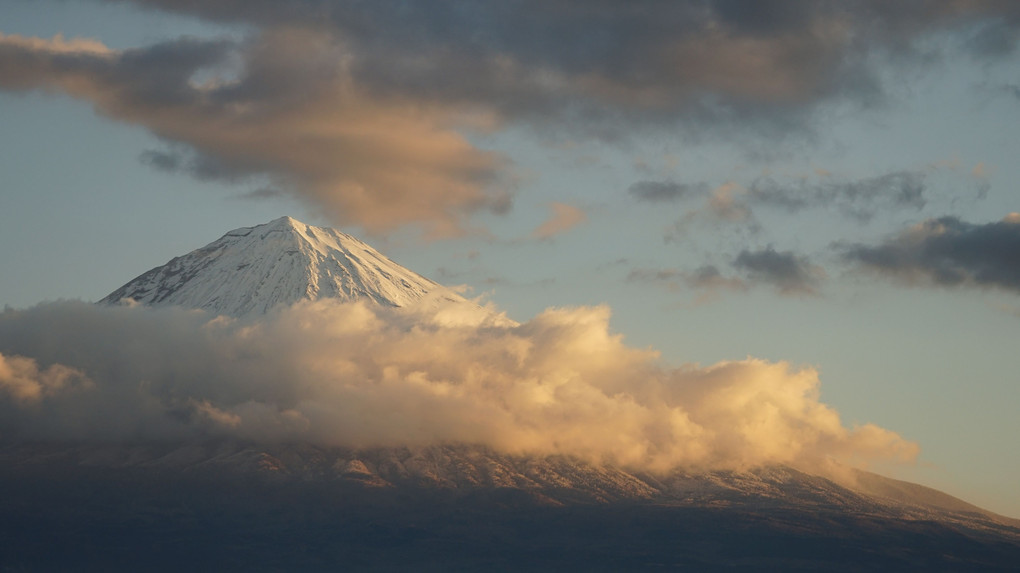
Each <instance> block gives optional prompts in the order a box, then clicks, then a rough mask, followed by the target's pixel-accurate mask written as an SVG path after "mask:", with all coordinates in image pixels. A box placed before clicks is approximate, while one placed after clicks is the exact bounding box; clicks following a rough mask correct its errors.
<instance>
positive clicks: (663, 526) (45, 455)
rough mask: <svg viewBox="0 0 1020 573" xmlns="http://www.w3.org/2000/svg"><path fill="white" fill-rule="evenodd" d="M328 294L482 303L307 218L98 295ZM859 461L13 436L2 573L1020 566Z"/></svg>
mask: <svg viewBox="0 0 1020 573" xmlns="http://www.w3.org/2000/svg"><path fill="white" fill-rule="evenodd" d="M325 299H335V300H339V301H350V302H362V303H366V304H369V305H379V306H381V307H394V308H412V307H416V306H418V305H439V304H455V305H461V304H463V305H470V306H471V307H472V308H480V307H477V305H474V303H472V302H471V301H468V300H466V299H465V298H463V297H461V296H460V295H459V294H457V293H456V292H455V291H453V290H451V289H450V288H447V287H444V286H442V285H440V284H437V283H435V282H433V281H431V280H429V279H427V278H424V277H423V276H421V275H419V274H417V273H415V272H413V271H410V270H408V269H406V268H404V267H402V266H400V265H398V264H396V263H395V262H393V261H391V260H390V259H388V258H386V257H385V256H383V255H382V254H380V253H379V252H378V251H376V250H375V249H373V248H372V247H370V246H369V245H367V244H365V243H363V242H361V241H359V240H358V239H355V238H354V237H351V236H350V235H346V234H344V233H341V232H338V231H336V230H333V229H328V228H322V227H314V226H310V225H306V224H304V223H301V222H299V221H297V220H295V219H292V218H290V217H282V218H279V219H276V220H274V221H271V222H269V223H266V224H263V225H257V226H254V227H245V228H241V229H236V230H233V231H230V232H228V233H227V234H225V235H224V236H223V237H222V238H220V239H218V240H216V241H214V242H212V243H210V244H208V245H207V246H205V247H202V248H199V249H197V250H195V251H192V252H191V253H188V254H186V255H183V256H180V257H177V258H174V259H172V260H171V261H169V262H168V263H167V264H165V265H163V266H160V267H156V268H154V269H152V270H150V271H148V272H146V273H144V274H142V275H141V276H139V277H137V278H136V279H134V280H132V281H130V282H128V283H127V284H125V285H124V286H122V287H120V288H118V289H117V290H115V291H113V292H112V293H111V294H110V295H108V296H107V297H105V298H104V299H102V300H101V301H99V303H100V304H101V305H108V306H109V305H118V304H122V303H124V301H133V302H134V303H140V304H142V305H148V306H154V307H169V306H179V307H184V308H189V309H202V310H204V311H207V312H209V313H210V314H213V315H223V316H228V317H235V318H244V319H246V320H251V321H258V320H260V317H262V316H264V315H267V314H270V313H273V312H274V311H275V309H278V308H281V307H286V306H288V305H292V304H295V303H299V302H301V301H318V300H325ZM118 312H119V311H118ZM181 415H182V416H184V415H186V414H185V413H182V414H181ZM0 438H2V437H0ZM847 476H849V477H848V478H847V479H846V480H843V481H835V480H833V479H830V478H829V477H825V476H819V475H811V474H808V473H804V472H803V471H800V470H797V469H794V468H791V467H787V466H780V465H776V466H768V467H755V468H747V469H743V470H725V471H724V470H704V469H701V470H699V469H695V468H683V467H677V468H673V469H672V470H670V471H668V472H665V473H661V472H660V473H649V472H646V471H641V470H638V469H635V468H629V467H622V466H617V465H613V464H611V463H596V462H592V461H591V460H581V459H575V458H571V457H569V456H562V455H558V456H545V457H541V456H526V455H518V454H509V453H505V452H497V451H494V450H492V449H490V448H487V447H484V446H480V445H472V444H438V445H431V446H420V445H419V446H411V445H408V446H395V447H373V448H354V447H330V446H324V445H321V444H309V443H291V442H286V441H282V440H270V441H262V442H260V441H256V440H254V439H247V440H246V439H241V438H236V437H232V438H222V437H220V438H217V437H210V436H205V437H202V438H196V439H192V440H185V441H172V440H162V441H155V442H154V441H151V440H149V441H145V440H138V441H134V442H130V443H123V442H121V443H66V442H64V443H53V442H50V443H17V442H4V441H3V440H2V439H0V488H2V490H3V491H4V492H5V495H4V496H0V539H4V540H5V543H3V544H0V571H7V570H10V571H18V570H114V569H123V570H129V569H130V570H149V571H178V570H181V569H205V570H245V571H292V570H300V571H334V570H357V571H361V570H366V571H401V570H418V571H445V570H507V571H509V570H531V571H562V570H589V571H619V570H656V571H659V570H663V569H667V570H694V571H734V570H738V571H752V570H826V571H874V570H897V571H903V570H918V571H929V570H940V571H946V570H959V571H977V570H988V571H1008V570H1016V567H1017V566H1018V564H1020V521H1018V520H1014V519H1010V518H1006V517H1003V516H999V515H996V514H994V513H991V512H988V511H985V510H983V509H981V508H978V507H975V506H973V505H971V504H968V503H966V502H964V501H961V500H959V499H956V498H954V497H952V496H949V495H947V494H945V493H942V492H939V491H936V490H933V489H930V488H927V487H923V486H920V485H917V484H911V483H907V482H902V481H897V480H892V479H889V478H885V477H882V476H879V475H877V474H873V473H869V472H864V471H859V470H847ZM197 563H201V566H196V564H197Z"/></svg>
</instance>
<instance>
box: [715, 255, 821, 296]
mask: <svg viewBox="0 0 1020 573" xmlns="http://www.w3.org/2000/svg"><path fill="white" fill-rule="evenodd" d="M733 266H734V267H735V268H737V269H738V270H741V271H744V272H745V273H747V275H748V279H749V280H750V281H752V282H763V283H766V284H771V285H772V286H774V287H775V288H776V290H777V291H778V292H779V293H780V294H784V295H802V294H803V295H817V294H818V285H819V283H820V282H821V281H822V280H823V279H824V278H825V276H826V274H825V271H824V270H823V269H822V268H821V267H819V266H817V265H814V264H812V263H811V262H810V260H808V259H807V257H803V256H799V255H796V254H795V253H793V252H792V251H783V252H778V251H776V250H775V249H773V248H772V247H766V248H765V249H763V250H760V251H749V250H747V249H745V250H743V251H741V252H740V254H738V255H737V257H736V259H734V260H733Z"/></svg>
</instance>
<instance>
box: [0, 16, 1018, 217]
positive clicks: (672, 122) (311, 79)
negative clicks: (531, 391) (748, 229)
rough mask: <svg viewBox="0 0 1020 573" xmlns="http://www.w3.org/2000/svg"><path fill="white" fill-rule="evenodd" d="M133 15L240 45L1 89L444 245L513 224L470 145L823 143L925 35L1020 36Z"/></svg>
mask: <svg viewBox="0 0 1020 573" xmlns="http://www.w3.org/2000/svg"><path fill="white" fill-rule="evenodd" d="M134 3H135V4H139V5H142V6H146V7H152V8H156V9H160V10H165V11H170V12H177V13H183V14H186V15H189V16H194V17H198V18H202V19H205V20H208V21H213V22H220V23H225V24H228V25H232V26H235V27H234V28H233V29H234V30H242V31H243V33H245V34H247V37H246V38H245V39H243V40H237V39H229V38H228V39H214V40H207V39H197V38H180V39H176V40H170V41H166V42H161V43H156V44H152V45H149V46H144V47H140V48H134V49H129V50H111V49H109V48H107V47H106V46H104V45H103V44H102V43H100V42H98V41H95V40H80V39H74V40H65V39H64V38H62V37H60V36H57V37H55V38H52V39H48V40H47V39H41V38H25V37H20V36H0V89H3V90H8V91H23V90H35V89H41V90H49V91H54V92H60V93H65V94H67V95H69V96H71V97H74V98H78V99H81V100H83V101H87V102H89V103H90V104H92V105H93V106H94V107H95V109H96V110H97V111H98V112H99V113H101V114H103V115H105V116H107V117H110V118H113V119H115V120H117V121H121V122H125V123H129V124H133V125H138V126H141V127H143V128H145V129H147V130H149V131H150V132H151V133H153V134H154V135H156V136H157V137H159V138H160V139H162V140H163V141H165V142H167V144H168V147H169V148H170V151H169V152H168V151H158V150H155V151H154V150H150V151H147V152H144V153H143V155H142V159H143V161H145V162H147V163H148V164H150V165H153V166H154V167H156V168H159V169H164V170H170V171H179V172H185V173H189V174H191V175H194V176H196V177H199V178H202V179H214V180H222V181H229V182H235V183H236V182H247V181H249V180H251V179H255V180H256V181H255V185H256V186H257V187H260V188H273V189H281V190H285V191H286V192H288V193H290V194H292V195H293V196H295V197H297V198H299V199H301V200H303V201H306V202H308V203H310V204H311V205H312V206H314V207H316V208H317V209H319V210H321V211H322V212H323V213H324V214H325V215H327V216H328V217H330V219H331V220H333V221H334V222H335V223H338V224H356V225H360V226H362V227H364V228H365V229H366V230H368V231H369V232H372V233H381V232H386V231H388V230H391V229H394V228H396V227H400V226H404V225H417V226H422V227H424V229H425V230H426V231H427V232H428V233H430V234H431V235H435V236H446V235H455V234H458V233H463V232H466V231H469V230H471V229H470V228H471V225H470V223H469V219H470V217H471V216H472V214H473V213H476V212H478V211H479V210H488V211H493V212H497V213H505V212H506V211H507V210H508V209H509V207H510V204H511V198H512V191H513V189H514V187H515V185H516V181H517V177H516V175H515V173H514V170H513V166H512V164H511V162H510V160H509V159H508V158H507V157H505V156H504V155H501V154H499V153H494V152H491V151H486V150H484V149H481V148H479V147H478V146H477V145H475V144H473V143H472V142H471V140H470V139H469V137H470V135H471V134H472V133H478V132H493V131H498V130H502V129H506V128H507V127H511V126H514V127H516V126H521V125H523V126H527V127H529V128H531V129H533V130H537V131H540V132H543V133H545V134H550V133H551V134H556V135H557V136H559V137H568V138H574V137H577V136H579V135H580V136H585V137H595V138H599V139H602V140H604V141H619V140H622V139H626V138H628V137H633V136H634V134H637V133H641V132H647V131H658V132H662V133H670V134H676V133H686V134H693V135H696V136H698V137H700V138H709V137H711V138H721V139H725V140H729V141H738V142H741V141H745V142H746V140H747V138H746V136H748V135H749V134H752V135H757V136H762V135H764V136H766V137H765V139H763V141H765V142H767V145H768V146H770V147H773V146H774V144H775V142H776V141H778V140H779V139H780V137H786V136H787V135H788V134H791V133H792V134H801V135H803V134H807V133H810V132H812V131H813V129H814V123H815V120H816V119H817V118H820V117H825V116H827V115H828V114H823V113H820V112H821V111H822V110H823V108H824V109H828V108H830V107H832V106H837V107H847V106H849V107H853V108H860V107H866V106H873V105H875V104H876V103H880V102H882V101H883V99H884V98H886V97H887V94H886V90H885V89H884V86H883V82H882V79H881V78H882V77H885V76H888V75H889V74H888V73H886V72H887V69H888V68H889V67H890V66H892V67H895V66H909V65H912V64H914V63H916V62H918V61H932V60H933V59H934V58H930V57H927V56H928V51H930V49H931V48H930V46H932V45H934V44H937V42H932V41H931V40H932V38H933V37H935V36H938V35H940V34H956V35H961V34H962V35H968V34H969V35H970V36H973V37H974V38H973V39H974V41H973V42H971V44H969V45H971V48H966V47H960V46H963V44H961V43H956V44H953V43H948V42H947V43H943V44H940V45H945V46H954V45H955V46H957V47H958V49H964V50H969V53H972V54H974V55H975V57H981V58H991V57H998V56H996V54H1001V53H1003V52H1004V51H1008V50H1011V49H1012V45H1013V44H1012V43H1010V42H1008V41H1004V39H1008V38H1010V37H1011V34H1015V31H1016V29H1017V26H1018V23H1020V8H1018V7H1017V5H1015V4H1014V3H1010V2H993V1H974V2H959V1H956V0H934V1H931V2H925V3H922V4H911V5H910V8H909V9H906V8H903V7H902V6H900V3H892V2H875V1H864V2H855V3H852V4H851V5H844V4H842V3H832V2H789V1H777V0H771V1H757V2H746V1H735V0H705V1H703V2H671V3H670V2H660V3H656V4H655V7H654V9H649V7H648V6H647V5H644V4H643V3H620V2H616V1H611V0H593V1H589V2H576V1H573V0H512V1H508V2H488V3H477V2H463V1H461V0H434V1H431V2H427V3H407V2H398V1H395V0H380V1H378V2H351V1H347V0H322V1H317V2H277V1H275V0H208V1H205V2H194V1H189V0H136V1H135V2H134ZM975 30H984V32H982V34H979V35H977V36H975V35H974V31H975ZM237 33H239V32H237ZM946 49H948V47H947V48H946ZM759 139H761V138H760V137H759ZM640 189H641V188H640V187H639V190H640ZM643 189H644V195H643V196H642V195H641V194H640V193H639V196H642V197H643V198H645V199H651V198H652V197H657V198H659V199H665V198H667V197H672V196H679V195H678V194H677V192H678V191H679V190H680V189H679V188H676V187H673V188H660V189H659V190H660V191H661V192H662V193H660V194H658V195H656V194H655V193H651V194H649V193H650V192H651V188H650V187H645V188H643Z"/></svg>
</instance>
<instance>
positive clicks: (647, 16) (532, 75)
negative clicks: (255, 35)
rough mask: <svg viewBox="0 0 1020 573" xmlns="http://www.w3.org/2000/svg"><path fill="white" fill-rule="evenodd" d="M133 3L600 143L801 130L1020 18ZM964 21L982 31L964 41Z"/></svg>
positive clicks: (871, 4)
mask: <svg viewBox="0 0 1020 573" xmlns="http://www.w3.org/2000/svg"><path fill="white" fill-rule="evenodd" d="M136 3H138V4H142V5H148V6H153V7H157V8H160V9H164V10H169V11H176V12H181V13H185V14H191V15H197V16H199V17H202V18H207V19H211V20H215V21H221V22H230V23H246V24H254V25H255V26H258V27H261V28H274V27H281V26H287V27H301V28H310V29H315V30H318V31H324V32H327V33H329V34H332V35H334V36H335V37H337V38H339V39H341V40H342V41H343V43H344V45H345V48H346V50H347V52H348V53H347V55H348V57H349V58H350V62H351V66H352V68H351V69H352V73H353V75H354V77H355V78H356V79H357V81H358V82H359V83H361V84H363V85H365V86H369V87H370V89H372V90H373V91H376V92H378V93H388V94H393V93H398V94H402V95H405V96H406V95H407V94H415V97H417V98H423V99H427V100H432V101H442V102H447V103H452V102H456V103H457V104H458V105H481V106H484V107H485V108H487V109H490V110H495V111H496V112H497V113H498V114H499V115H500V116H501V117H503V118H511V119H525V120H532V121H534V122H535V125H548V122H550V121H553V122H554V123H555V124H556V125H557V127H559V128H562V127H564V126H565V125H569V126H571V127H573V128H574V129H588V130H591V131H594V132H598V133H603V134H605V135H607V136H609V135H611V134H612V133H614V132H615V133H617V135H619V133H625V132H626V131H627V130H628V129H630V128H632V127H633V126H634V124H635V123H644V124H647V125H652V124H657V125H662V124H663V123H665V124H668V125H676V124H677V123H678V122H679V123H685V124H689V125H690V124H704V123H710V124H712V125H715V126H718V124H719V123H720V122H728V123H731V124H736V123H737V122H743V123H744V124H747V125H751V126H754V125H757V126H759V127H763V126H766V125H771V126H772V127H773V128H784V129H785V128H789V127H791V126H798V125H800V126H803V124H804V121H806V117H805V115H804V114H805V113H810V110H811V109H812V108H813V106H814V105H815V104H817V103H818V102H822V101H830V100H850V101H856V102H860V103H868V102H874V101H876V100H878V99H881V97H882V96H881V92H882V89H881V85H880V81H879V79H878V75H879V74H877V73H876V72H875V69H874V67H873V65H874V63H875V62H876V61H880V60H882V59H883V58H882V56H883V55H890V56H893V59H894V60H896V61H900V62H908V63H909V62H910V61H911V59H910V56H912V55H921V56H923V54H921V52H923V51H924V50H925V48H922V47H920V46H921V45H922V41H923V40H926V39H928V38H929V37H930V36H931V34H933V33H937V32H939V31H943V30H958V31H960V32H961V33H966V34H970V36H973V39H972V43H974V44H975V46H978V45H980V46H984V45H989V46H999V45H1001V44H1003V43H1004V42H1005V39H1006V38H1008V37H1009V35H1010V34H1011V33H1015V30H1016V28H1017V16H1018V14H1020V8H1018V7H1017V6H1016V5H1015V3H1010V2H998V1H994V0H992V1H980V0H977V1H972V2H958V1H955V0H928V1H924V2H885V1H879V0H858V1H850V2H839V1H817V2H815V1H807V0H690V1H675V2H664V1H656V0H650V1H644V2H618V1H615V0H590V1H587V2H576V1H573V0H509V1H506V2H484V3H482V2H474V1H469V0H435V1H432V2H401V1H397V0H378V1H375V2H360V1H355V0H318V1H304V2H277V1H273V0H208V1H201V2H200V1H196V0H136ZM975 22H977V23H983V24H984V28H981V29H983V30H984V33H983V34H976V35H975V34H974V33H973V29H974V28H975ZM979 28H980V26H979ZM985 28H987V29H985ZM1002 49H1003V48H1001V47H1000V48H998V51H999V52H1001V50H1002ZM972 50H973V51H974V52H975V53H980V52H981V50H980V49H979V48H977V47H975V48H973V49H972ZM993 52H995V50H992V49H991V48H985V49H984V53H993ZM996 53H998V52H996Z"/></svg>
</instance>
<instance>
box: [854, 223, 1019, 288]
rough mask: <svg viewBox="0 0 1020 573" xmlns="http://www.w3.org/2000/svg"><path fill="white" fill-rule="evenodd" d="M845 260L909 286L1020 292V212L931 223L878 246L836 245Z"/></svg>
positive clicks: (911, 229)
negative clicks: (998, 218)
mask: <svg viewBox="0 0 1020 573" xmlns="http://www.w3.org/2000/svg"><path fill="white" fill-rule="evenodd" d="M836 248H837V249H838V250H840V251H841V252H842V257H843V260H845V261H847V262H850V263H853V264H855V265H857V266H859V267H861V268H863V269H866V270H869V271H872V272H875V273H877V274H879V275H882V276H887V277H889V278H892V279H896V280H898V281H901V282H905V283H907V284H927V285H936V286H943V287H957V286H974V287H984V288H998V289H1002V290H1006V291H1012V292H1014V293H1020V258H1018V256H1017V253H1020V214H1018V213H1010V214H1009V215H1007V216H1006V217H1005V218H1003V219H1002V220H1001V221H997V222H993V223H984V224H974V223H968V222H965V221H962V220H960V219H959V218H957V217H941V218H938V219H927V220H925V221H923V222H921V223H918V224H917V225H914V226H913V227H910V228H909V229H907V230H905V231H902V232H900V233H899V234H897V235H895V236H893V237H891V238H889V239H888V240H886V241H885V242H884V243H881V244H878V245H873V246H872V245H863V244H852V245H837V246H836Z"/></svg>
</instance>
